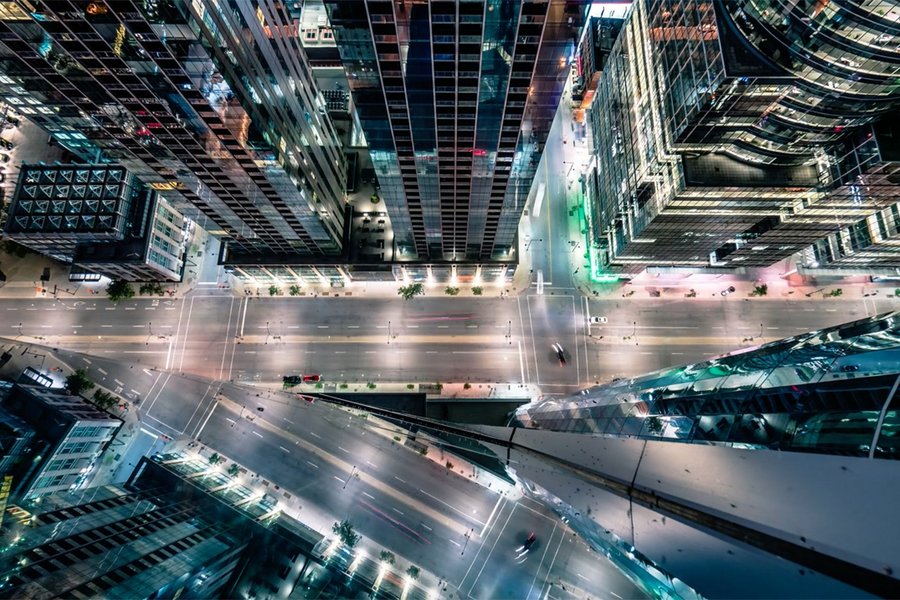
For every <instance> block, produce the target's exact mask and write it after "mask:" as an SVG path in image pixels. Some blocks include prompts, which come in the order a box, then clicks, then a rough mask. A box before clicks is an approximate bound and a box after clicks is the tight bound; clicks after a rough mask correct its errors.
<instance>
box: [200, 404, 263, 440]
mask: <svg viewBox="0 0 900 600" xmlns="http://www.w3.org/2000/svg"><path fill="white" fill-rule="evenodd" d="M204 395H205V394H204ZM218 405H219V403H218V402H213V405H212V409H211V410H210V411H209V414H208V415H206V419H204V420H203V424H202V425H201V426H200V429H198V430H197V432H196V433H195V434H194V435H193V436H191V437H193V438H194V439H196V438H199V437H200V434H201V433H203V428H204V427H206V424H207V423H209V418H210V417H211V416H212V414H213V413H214V412H215V411H216V407H217V406H218ZM259 437H262V436H259Z"/></svg>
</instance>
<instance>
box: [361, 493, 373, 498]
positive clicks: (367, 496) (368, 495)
mask: <svg viewBox="0 0 900 600" xmlns="http://www.w3.org/2000/svg"><path fill="white" fill-rule="evenodd" d="M362 495H363V496H365V497H366V498H368V499H369V500H374V499H375V496H373V495H372V494H370V493H368V492H363V493H362Z"/></svg>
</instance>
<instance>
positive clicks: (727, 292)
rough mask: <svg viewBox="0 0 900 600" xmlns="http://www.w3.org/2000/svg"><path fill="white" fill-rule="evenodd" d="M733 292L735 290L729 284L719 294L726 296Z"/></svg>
mask: <svg viewBox="0 0 900 600" xmlns="http://www.w3.org/2000/svg"><path fill="white" fill-rule="evenodd" d="M734 292H735V289H734V286H733V285H730V286H728V287H727V288H725V289H724V290H722V291H721V294H722V295H723V296H727V295H728V294H733V293H734Z"/></svg>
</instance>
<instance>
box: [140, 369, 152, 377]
mask: <svg viewBox="0 0 900 600" xmlns="http://www.w3.org/2000/svg"><path fill="white" fill-rule="evenodd" d="M141 371H143V372H144V373H146V374H147V375H149V376H150V377H153V372H152V371H150V370H149V369H141Z"/></svg>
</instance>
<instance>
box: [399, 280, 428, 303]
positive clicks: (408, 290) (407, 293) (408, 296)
mask: <svg viewBox="0 0 900 600" xmlns="http://www.w3.org/2000/svg"><path fill="white" fill-rule="evenodd" d="M424 293H425V286H424V285H423V284H421V283H410V284H409V285H404V286H400V289H398V290H397V294H399V295H400V296H403V299H404V300H412V299H413V298H415V297H416V296H421V295H422V294H424Z"/></svg>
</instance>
